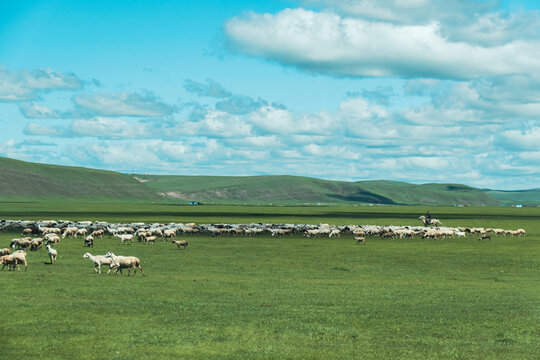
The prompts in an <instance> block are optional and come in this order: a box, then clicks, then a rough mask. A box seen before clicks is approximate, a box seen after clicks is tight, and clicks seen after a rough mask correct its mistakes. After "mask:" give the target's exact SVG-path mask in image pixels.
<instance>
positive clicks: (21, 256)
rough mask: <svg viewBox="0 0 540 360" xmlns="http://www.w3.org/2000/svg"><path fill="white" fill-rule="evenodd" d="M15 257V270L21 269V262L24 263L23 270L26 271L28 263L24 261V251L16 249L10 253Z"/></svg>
mask: <svg viewBox="0 0 540 360" xmlns="http://www.w3.org/2000/svg"><path fill="white" fill-rule="evenodd" d="M11 256H12V257H13V258H14V259H15V266H17V271H19V270H20V269H21V264H24V271H28V263H27V262H26V251H24V250H17V251H15V252H14V253H13V254H12V255H11Z"/></svg>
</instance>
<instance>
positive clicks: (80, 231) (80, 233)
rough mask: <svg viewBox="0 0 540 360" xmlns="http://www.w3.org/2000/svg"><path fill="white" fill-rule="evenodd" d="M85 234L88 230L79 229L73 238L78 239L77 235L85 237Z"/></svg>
mask: <svg viewBox="0 0 540 360" xmlns="http://www.w3.org/2000/svg"><path fill="white" fill-rule="evenodd" d="M87 232H88V230H86V229H79V230H77V231H76V232H75V237H79V235H81V236H82V237H85V236H86V233H87Z"/></svg>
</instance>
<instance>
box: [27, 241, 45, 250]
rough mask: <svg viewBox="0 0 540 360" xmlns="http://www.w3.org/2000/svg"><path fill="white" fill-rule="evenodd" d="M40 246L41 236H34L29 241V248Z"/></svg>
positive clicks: (33, 248)
mask: <svg viewBox="0 0 540 360" xmlns="http://www.w3.org/2000/svg"><path fill="white" fill-rule="evenodd" d="M41 246H43V239H42V238H35V239H32V240H31V241H30V250H32V251H35V250H37V249H39V248H40V247H41Z"/></svg>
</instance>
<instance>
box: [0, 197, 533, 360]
mask: <svg viewBox="0 0 540 360" xmlns="http://www.w3.org/2000/svg"><path fill="white" fill-rule="evenodd" d="M42 206H43V208H41V210H42V211H44V210H46V209H47V206H46V205H42ZM92 206H94V210H95V211H99V209H98V206H97V205H95V204H94V205H88V204H87V205H81V208H80V209H79V211H80V212H74V213H73V215H72V216H69V213H65V215H66V216H65V217H66V218H79V217H81V218H83V215H88V214H92V212H91V211H90V212H89V210H91V207H92ZM137 206H141V209H142V208H144V206H143V205H137ZM49 210H50V212H49V213H48V214H50V215H55V214H58V212H55V210H57V211H58V210H60V211H65V210H63V209H49ZM101 210H102V211H103V210H105V208H104V207H102V208H101ZM110 210H111V212H105V213H103V214H101V215H99V216H98V215H95V217H96V218H110V219H118V218H120V217H124V219H123V220H124V221H136V220H137V221H138V220H140V219H156V218H157V217H159V216H162V217H163V219H164V220H163V221H166V220H165V219H167V220H168V219H177V220H176V221H182V220H185V221H187V220H188V218H190V219H201V220H202V219H205V220H207V221H205V222H222V221H227V219H243V220H244V221H243V222H249V221H246V220H247V219H249V215H248V214H249V212H250V211H252V213H255V214H257V215H255V218H261V219H263V218H264V219H277V220H280V219H281V220H295V219H302V220H303V221H301V222H304V223H319V222H329V223H350V222H352V221H351V220H353V219H355V221H354V223H360V224H363V223H372V224H387V223H394V224H397V223H402V224H405V223H409V224H411V223H416V222H415V219H416V217H417V215H418V212H419V211H421V210H424V208H406V207H381V208H362V209H361V208H354V207H315V208H289V207H199V208H197V207H165V206H163V207H158V208H156V209H153V208H150V209H149V210H148V212H147V213H145V214H141V213H139V211H140V209H139V208H136V207H135V208H128V206H127V205H121V208H117V209H114V208H111V209H110ZM431 210H432V212H433V213H434V215H435V214H437V215H442V216H439V217H441V218H444V219H445V222H446V223H448V224H449V225H457V224H461V225H463V226H473V225H480V224H485V226H497V227H504V228H512V229H515V228H518V227H523V228H525V229H526V230H527V236H526V237H525V238H503V237H501V238H494V239H493V240H491V241H484V242H479V241H478V240H476V238H469V239H448V240H440V241H431V240H429V241H426V240H421V239H418V238H416V239H409V240H379V239H371V238H369V239H368V243H367V245H366V246H362V245H358V246H356V245H354V240H352V238H350V237H342V238H341V239H332V240H330V239H327V238H319V239H308V238H302V237H297V236H295V237H284V238H282V239H276V238H271V237H268V236H263V237H257V238H242V237H238V238H233V237H227V238H211V237H206V236H193V237H188V238H187V239H188V241H189V242H190V245H189V247H188V249H187V250H186V251H182V250H176V249H175V248H174V247H173V246H172V244H169V243H162V242H159V243H157V244H156V245H150V246H145V245H140V244H135V245H134V246H127V245H124V246H122V245H120V244H118V241H116V240H113V239H108V238H105V239H103V240H99V239H98V240H96V246H95V248H94V249H91V250H90V252H92V253H94V254H104V253H105V252H106V251H108V250H112V251H114V252H115V253H117V254H124V255H134V256H138V257H139V258H140V259H141V260H142V263H143V267H144V271H145V273H146V274H147V276H146V277H144V278H143V277H140V274H139V273H138V274H137V275H136V276H135V277H133V276H132V277H127V275H125V274H124V275H123V276H120V275H118V276H112V275H109V276H107V275H105V274H102V275H100V276H98V275H94V274H93V264H92V263H91V262H90V261H89V260H86V259H82V255H83V254H84V252H86V251H87V249H85V248H83V246H82V240H71V239H65V240H63V241H62V243H61V244H59V245H58V247H57V249H58V252H59V258H58V262H57V264H55V265H46V264H45V262H46V261H48V257H47V254H46V252H45V251H44V250H40V251H38V252H32V253H30V254H29V270H28V272H26V273H25V272H24V271H21V272H8V271H4V272H0V288H1V289H2V291H1V292H0V303H2V304H4V307H3V309H4V320H3V321H2V326H0V343H2V344H3V346H2V356H3V357H4V358H21V359H22V358H25V359H31V358H70V359H72V358H78V359H79V358H80V359H85V358H88V359H94V358H98V357H100V358H101V357H106V358H111V359H122V358H127V357H129V358H135V359H147V358H163V359H171V358H181V359H537V358H538V353H539V352H540V346H539V344H540V329H539V327H538V323H540V300H539V299H540V280H539V277H538V269H539V265H540V222H539V221H538V219H539V216H540V211H539V210H538V209H500V208H471V209H464V208H432V209H431ZM521 210H524V211H521ZM2 211H3V215H0V217H8V216H7V215H9V213H8V211H7V210H6V207H5V206H2ZM18 211H19V212H18V213H17V215H20V216H21V217H23V218H27V217H28V216H24V215H29V214H31V213H32V210H31V208H24V206H23V207H21V208H19V210H18ZM24 211H27V213H26V214H24ZM194 211H198V212H199V213H198V215H197V214H195V213H194ZM168 212H170V213H169V215H168V216H166V215H164V214H167V213H168ZM40 214H42V213H40ZM182 214H184V215H186V214H187V215H188V216H183V215H182ZM17 235H19V234H14V233H0V247H4V246H6V245H7V244H8V243H9V241H10V239H11V238H12V237H14V236H17Z"/></svg>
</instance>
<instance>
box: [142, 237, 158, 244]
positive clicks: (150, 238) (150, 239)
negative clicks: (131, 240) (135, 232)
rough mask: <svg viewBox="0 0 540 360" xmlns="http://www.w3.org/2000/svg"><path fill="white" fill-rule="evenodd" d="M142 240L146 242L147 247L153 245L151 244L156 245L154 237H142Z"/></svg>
mask: <svg viewBox="0 0 540 360" xmlns="http://www.w3.org/2000/svg"><path fill="white" fill-rule="evenodd" d="M143 239H144V241H145V242H146V245H148V244H150V243H153V244H155V243H156V237H155V236H144V237H143Z"/></svg>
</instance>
